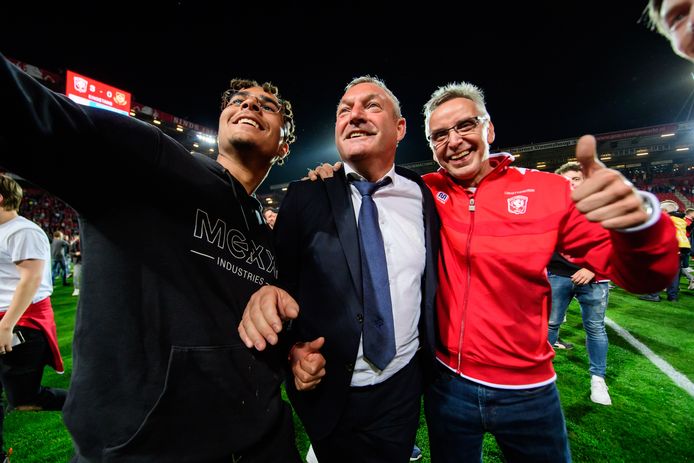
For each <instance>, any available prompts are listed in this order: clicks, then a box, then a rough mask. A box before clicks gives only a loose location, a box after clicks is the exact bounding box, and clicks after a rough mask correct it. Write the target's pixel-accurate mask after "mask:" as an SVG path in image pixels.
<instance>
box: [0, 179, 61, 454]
mask: <svg viewBox="0 0 694 463" xmlns="http://www.w3.org/2000/svg"><path fill="white" fill-rule="evenodd" d="M21 202H22V188H21V187H20V186H19V184H18V183H17V182H16V181H14V180H13V179H12V178H10V177H8V176H6V175H0V383H1V385H2V389H3V390H4V391H5V395H6V396H7V402H8V405H9V406H8V409H9V410H12V409H15V410H34V411H39V410H61V409H62V408H63V404H64V403H65V397H66V395H67V391H65V390H64V389H56V388H48V387H43V386H41V379H42V378H43V369H44V366H45V365H49V366H51V367H52V368H53V369H55V371H56V372H58V373H63V372H64V368H63V359H62V357H61V356H60V351H59V350H58V341H57V335H56V328H55V320H54V315H53V307H52V306H51V298H50V296H51V294H52V293H53V279H52V276H51V266H50V262H51V254H50V246H49V243H48V237H47V236H46V233H45V232H44V231H43V230H41V228H40V227H39V226H38V225H36V224H35V223H34V222H32V221H30V220H27V219H26V218H24V217H22V216H20V215H19V214H18V212H17V211H18V210H19V204H20V203H21ZM13 338H14V339H13ZM22 340H23V342H21V341H22ZM18 342H19V344H18ZM3 421H4V407H2V406H1V405H0V462H2V461H4V460H5V458H6V456H7V455H6V453H5V450H6V449H5V446H4V443H3V438H2V425H3Z"/></svg>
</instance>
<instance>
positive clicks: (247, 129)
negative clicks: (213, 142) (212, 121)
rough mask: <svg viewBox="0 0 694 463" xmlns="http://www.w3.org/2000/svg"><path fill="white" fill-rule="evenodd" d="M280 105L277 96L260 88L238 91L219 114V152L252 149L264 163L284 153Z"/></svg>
mask: <svg viewBox="0 0 694 463" xmlns="http://www.w3.org/2000/svg"><path fill="white" fill-rule="evenodd" d="M281 108H282V106H281V103H280V102H279V101H278V100H277V97H275V96H274V95H272V94H271V93H268V92H266V91H264V90H263V89H262V87H250V88H246V89H242V90H239V91H237V92H236V93H235V94H234V96H232V97H231V98H230V99H229V104H228V105H227V106H226V108H224V110H223V111H222V113H221V114H220V116H219V152H220V154H234V153H236V154H238V153H243V152H252V155H253V156H254V157H257V158H258V160H259V161H261V162H263V163H264V162H267V163H270V162H271V160H272V159H273V158H274V157H275V156H277V155H280V156H282V155H284V154H286V153H287V151H288V150H289V146H288V145H287V143H285V142H284V141H283V139H282V126H283V117H282V112H281Z"/></svg>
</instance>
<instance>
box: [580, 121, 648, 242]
mask: <svg viewBox="0 0 694 463" xmlns="http://www.w3.org/2000/svg"><path fill="white" fill-rule="evenodd" d="M576 160H577V161H578V162H579V163H580V164H581V170H582V171H583V177H584V179H585V180H584V181H583V183H582V184H581V185H580V186H578V187H577V188H576V189H575V190H574V191H573V193H572V194H571V198H572V199H573V201H574V202H575V203H576V208H577V209H578V210H579V211H580V212H582V213H583V214H584V215H585V216H586V218H587V219H588V220H590V221H591V222H600V224H601V225H602V226H603V227H605V228H607V229H619V228H629V227H635V226H638V225H641V224H643V223H645V222H646V221H647V220H648V217H649V216H648V214H647V213H646V210H645V209H644V208H643V199H642V198H641V196H640V195H639V194H638V193H637V192H636V189H635V188H634V186H633V185H632V184H631V182H629V181H628V180H627V179H625V178H624V176H622V174H620V173H619V172H618V171H616V170H614V169H608V168H607V167H605V164H603V163H602V162H600V160H599V159H598V154H597V151H596V143H595V138H594V137H593V136H591V135H584V136H582V137H581V138H580V139H579V140H578V143H577V144H576Z"/></svg>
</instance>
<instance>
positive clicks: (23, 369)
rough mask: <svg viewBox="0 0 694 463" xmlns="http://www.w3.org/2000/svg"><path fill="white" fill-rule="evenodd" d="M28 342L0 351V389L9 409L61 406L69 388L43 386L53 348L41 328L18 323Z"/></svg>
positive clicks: (1, 413)
mask: <svg viewBox="0 0 694 463" xmlns="http://www.w3.org/2000/svg"><path fill="white" fill-rule="evenodd" d="M15 331H20V332H21V333H22V335H23V336H24V339H25V342H24V343H22V344H20V345H18V346H14V347H13V348H12V352H8V353H7V354H5V355H0V383H1V389H0V394H1V393H2V390H4V391H5V395H6V396H7V403H8V410H12V409H13V408H15V407H17V406H20V405H35V406H38V407H41V409H43V410H62V408H63V404H64V403H65V397H66V396H67V391H65V390H64V389H53V388H48V387H43V386H41V379H42V378H43V368H44V366H45V365H46V364H47V363H48V361H49V360H50V356H51V350H50V347H49V346H48V341H46V337H45V336H44V334H43V333H42V332H41V331H40V330H35V329H32V328H27V327H24V326H18V327H16V328H15ZM4 418H5V416H4V409H3V407H1V406H0V448H2V445H3V439H2V432H1V431H2V426H3V424H4Z"/></svg>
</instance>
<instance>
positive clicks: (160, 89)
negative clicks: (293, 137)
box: [0, 0, 694, 191]
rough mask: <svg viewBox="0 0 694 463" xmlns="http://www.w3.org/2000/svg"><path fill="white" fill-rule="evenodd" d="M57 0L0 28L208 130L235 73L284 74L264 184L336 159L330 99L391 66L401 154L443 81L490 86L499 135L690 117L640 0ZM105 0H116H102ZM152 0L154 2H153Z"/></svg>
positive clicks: (54, 67)
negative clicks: (286, 139) (263, 0)
mask: <svg viewBox="0 0 694 463" xmlns="http://www.w3.org/2000/svg"><path fill="white" fill-rule="evenodd" d="M220 2H221V1H220ZM25 3H27V4H29V3H32V2H25ZM56 3H61V5H56V6H54V7H51V8H52V9H51V10H46V9H45V8H42V9H40V11H41V13H40V14H36V11H33V12H27V11H17V12H16V13H15V14H14V15H7V16H6V15H5V14H3V16H5V18H4V19H5V21H3V22H7V20H8V19H9V23H10V24H8V25H7V26H6V27H5V25H3V28H2V31H1V32H0V34H1V35H0V37H1V38H2V40H0V51H2V52H3V53H4V54H6V55H8V56H11V57H14V58H16V59H19V60H22V61H25V62H28V63H30V64H34V65H37V66H39V67H43V68H45V69H47V70H51V71H62V70H64V69H67V68H69V69H72V70H74V71H76V72H79V73H82V74H85V75H87V76H89V77H92V78H95V79H97V80H100V81H102V82H106V83H109V84H111V85H114V86H116V87H119V88H123V89H125V90H127V91H130V92H131V93H132V94H133V96H134V99H135V100H136V101H138V102H140V103H143V104H145V105H148V106H152V107H155V108H158V109H161V110H163V111H166V112H168V113H172V114H174V115H176V116H180V117H183V118H186V119H188V120H190V121H192V122H196V123H199V124H202V125H205V126H207V127H210V128H213V129H215V130H216V126H217V116H218V112H219V111H218V104H219V96H220V94H221V92H222V91H223V90H224V89H225V88H226V84H227V83H228V80H229V79H230V78H231V77H237V76H238V77H251V78H255V79H257V80H271V81H273V82H274V83H275V84H277V85H278V86H279V87H280V89H281V92H282V94H283V96H284V97H286V98H288V99H290V100H291V101H292V103H293V105H294V108H295V115H296V124H297V135H298V140H297V142H296V143H295V144H294V145H292V155H291V156H290V158H289V160H288V162H287V164H286V165H285V166H284V167H281V168H280V167H275V168H274V169H273V171H272V172H271V173H270V176H269V177H268V179H267V180H266V182H265V184H264V186H263V187H261V191H267V188H268V187H269V185H271V184H276V183H281V182H286V181H289V180H291V179H295V178H298V177H300V176H301V175H303V173H304V172H305V171H306V167H309V166H313V165H315V164H316V162H319V161H332V160H336V159H337V153H336V152H335V150H334V147H333V127H334V110H335V106H336V104H337V101H338V99H339V97H340V96H341V94H342V89H343V87H344V85H345V84H346V83H347V82H348V81H349V80H350V79H351V78H352V77H355V76H358V75H362V74H367V73H368V74H372V75H377V76H379V77H381V78H383V79H384V80H385V81H386V83H387V84H388V86H389V87H390V88H391V89H392V90H393V92H394V93H395V94H396V95H397V96H398V97H399V98H400V101H401V103H402V106H403V113H404V116H405V117H406V118H407V121H408V134H407V136H406V137H405V140H404V141H403V143H401V145H400V148H399V149H398V157H397V162H398V163H405V162H411V161H417V160H422V159H428V158H429V157H430V152H429V150H428V148H427V146H426V143H425V140H424V135H423V129H422V127H423V120H422V116H421V107H422V105H423V104H424V103H425V102H426V100H427V99H428V97H429V95H430V94H431V92H432V91H433V90H434V89H435V88H436V87H437V86H438V85H441V84H444V83H447V82H450V81H454V80H468V81H470V82H472V83H475V84H477V85H479V86H481V87H482V88H483V89H484V90H485V92H486V96H487V107H488V110H489V112H490V114H491V116H492V120H493V121H494V125H495V127H496V134H497V139H496V142H495V143H494V146H493V149H495V148H496V149H500V148H504V147H511V146H517V145H523V144H527V143H531V142H544V141H551V140H557V139H561V138H570V137H577V136H579V135H581V134H583V133H603V132H610V131H615V130H625V129H631V128H637V127H644V126H648V125H656V124H663V123H668V122H673V121H675V120H683V119H685V118H686V116H687V114H688V112H689V107H688V106H687V107H685V106H684V104H685V101H686V100H687V99H688V97H689V96H690V94H691V92H692V90H693V89H694V81H693V80H692V77H691V75H690V74H691V72H692V71H693V70H694V67H693V66H692V65H691V64H690V63H688V62H687V61H685V60H683V59H681V58H678V57H676V56H675V55H674V54H673V53H672V52H671V51H670V48H669V46H668V43H667V42H666V40H665V39H664V38H662V37H660V36H658V35H657V34H655V33H654V32H651V31H650V30H648V29H647V28H646V26H645V25H643V24H640V23H639V22H638V21H639V18H640V16H641V11H642V9H643V6H644V4H645V3H646V0H628V1H627V0H621V1H614V2H613V1H609V0H608V1H605V0H602V1H592V0H587V1H556V0H555V1H552V2H514V3H515V4H517V5H516V6H513V7H509V6H507V5H504V3H505V2H486V3H488V4H489V6H485V7H479V6H477V7H474V8H473V7H471V6H470V5H475V4H476V3H475V2H465V1H458V2H456V3H455V4H451V3H438V2H430V1H427V2H421V3H419V4H418V5H416V6H415V7H404V6H402V5H404V4H405V2H400V5H401V6H391V5H387V6H386V5H385V4H380V3H377V2H375V1H370V2H342V3H336V6H334V7H331V8H328V7H325V6H323V7H320V8H318V9H316V8H313V9H311V7H309V6H306V5H304V4H303V3H301V2H284V4H283V6H282V7H280V8H279V9H276V8H275V9H271V8H268V7H262V6H261V4H260V3H257V4H254V5H246V6H239V5H237V4H236V2H226V3H227V4H228V5H229V6H227V7H224V8H220V7H215V6H209V5H211V4H212V3H206V2H193V1H178V2H175V1H174V2H172V1H153V2H148V1H146V0H142V1H141V2H140V3H139V6H127V5H126V4H125V3H122V2H118V3H116V2H91V3H84V4H83V3H81V2H78V3H69V4H68V3H64V2H56ZM111 3H112V4H113V6H112V7H111V8H110V9H109V7H108V5H109V4H111ZM478 3H482V2H478ZM523 3H532V6H526V5H521V4H523ZM96 4H99V5H105V6H102V7H100V8H107V10H106V11H105V12H101V13H99V12H96V11H93V8H94V5H96ZM144 4H146V5H154V6H156V7H157V10H156V11H154V12H152V11H144V7H143V6H142V5H144ZM66 5H72V6H73V10H72V11H68V10H66V8H68V6H66ZM135 5H137V4H135ZM452 5H455V6H452ZM28 7H29V8H35V9H36V10H39V8H36V7H33V6H31V5H28ZM20 8H22V7H20ZM148 8H151V6H148ZM10 18H12V19H10Z"/></svg>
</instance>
